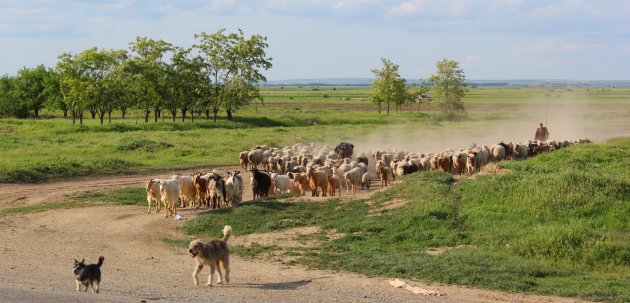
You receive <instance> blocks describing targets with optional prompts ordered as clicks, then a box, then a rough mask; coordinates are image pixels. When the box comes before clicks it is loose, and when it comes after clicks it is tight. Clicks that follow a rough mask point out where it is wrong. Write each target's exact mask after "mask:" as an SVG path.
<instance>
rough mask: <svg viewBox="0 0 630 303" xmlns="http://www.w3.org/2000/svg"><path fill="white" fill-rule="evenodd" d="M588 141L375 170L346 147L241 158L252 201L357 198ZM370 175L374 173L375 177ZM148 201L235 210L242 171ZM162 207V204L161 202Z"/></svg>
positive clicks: (170, 211)
mask: <svg viewBox="0 0 630 303" xmlns="http://www.w3.org/2000/svg"><path fill="white" fill-rule="evenodd" d="M588 142H590V140H588V139H580V140H576V141H547V142H540V141H529V142H527V143H511V142H508V143H505V142H500V143H497V144H495V145H493V146H491V147H488V146H485V145H484V146H476V145H472V146H470V147H468V148H460V149H457V150H454V149H448V150H446V151H444V152H441V153H435V154H424V153H415V152H408V151H396V150H376V151H372V152H371V159H372V160H373V161H374V165H373V168H374V170H371V169H369V167H370V166H369V162H370V158H368V156H367V155H366V154H365V153H359V156H357V157H356V158H353V157H352V156H353V149H354V145H352V144H350V143H347V142H342V143H341V144H339V145H337V147H335V148H332V147H330V146H317V145H315V144H313V143H311V144H295V145H292V146H286V147H283V148H274V147H269V146H266V145H261V146H256V147H255V148H253V149H252V150H250V151H243V152H241V153H240V154H239V160H240V164H241V167H242V168H243V169H247V170H249V171H251V174H252V176H251V177H250V178H249V179H250V180H249V182H250V186H251V188H252V194H253V198H254V199H257V198H260V197H265V196H268V195H271V194H277V193H291V194H295V195H305V194H306V193H308V192H310V193H311V195H312V196H322V197H325V196H327V195H329V196H335V195H341V192H342V188H344V187H345V189H346V193H347V194H349V193H350V191H352V193H356V192H358V191H359V188H361V189H364V188H367V189H369V188H370V185H371V184H370V183H371V180H372V176H375V177H377V178H378V180H380V184H381V187H386V186H388V185H389V183H390V181H391V180H396V177H400V176H403V175H406V174H410V173H414V172H417V171H423V170H424V171H428V170H441V171H444V172H448V173H452V174H460V175H461V174H464V173H468V174H474V173H476V172H479V171H480V170H481V168H482V167H483V166H485V165H486V164H488V163H490V162H498V161H503V160H510V159H515V160H521V159H525V158H528V157H532V156H535V155H538V154H541V153H544V152H549V151H553V150H556V149H560V148H563V147H567V146H570V145H572V144H579V143H588ZM370 171H373V173H372V172H370ZM145 185H146V191H147V202H148V203H149V209H148V210H147V213H150V212H151V205H152V204H153V203H152V202H153V201H154V202H155V205H156V206H155V208H156V212H157V211H159V210H160V204H162V205H163V206H164V207H165V208H166V216H167V217H168V216H171V215H175V214H176V213H177V209H176V208H177V204H178V202H179V204H180V207H186V206H188V207H200V206H205V207H212V208H216V207H220V206H221V203H223V204H225V205H230V206H231V205H236V204H238V203H240V202H241V201H242V199H243V188H244V186H243V185H244V183H243V177H242V176H241V174H240V172H239V171H238V170H234V171H228V172H227V175H225V176H222V175H220V174H218V173H216V172H215V171H213V172H210V173H195V174H192V175H181V174H175V175H173V176H172V177H171V178H169V179H150V180H147V181H146V184H145ZM160 202H161V203H160Z"/></svg>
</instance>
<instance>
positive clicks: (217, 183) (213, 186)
mask: <svg viewBox="0 0 630 303" xmlns="http://www.w3.org/2000/svg"><path fill="white" fill-rule="evenodd" d="M210 200H212V209H215V208H217V207H218V208H221V200H223V203H227V199H226V192H225V181H224V180H223V177H221V176H220V175H215V174H213V175H212V176H211V177H210V180H209V181H208V203H209V202H210ZM208 206H209V205H208Z"/></svg>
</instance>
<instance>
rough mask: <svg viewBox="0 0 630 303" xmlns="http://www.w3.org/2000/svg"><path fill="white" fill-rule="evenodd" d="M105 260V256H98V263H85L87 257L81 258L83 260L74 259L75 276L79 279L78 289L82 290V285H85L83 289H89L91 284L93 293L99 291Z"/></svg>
mask: <svg viewBox="0 0 630 303" xmlns="http://www.w3.org/2000/svg"><path fill="white" fill-rule="evenodd" d="M103 260H105V258H104V257H103V256H101V257H100V258H98V263H96V264H85V259H83V260H81V262H79V261H77V260H74V276H75V277H76V279H77V281H76V284H77V291H79V290H81V286H84V287H85V289H84V290H83V291H87V289H88V286H90V287H92V293H98V290H99V284H100V283H101V265H103Z"/></svg>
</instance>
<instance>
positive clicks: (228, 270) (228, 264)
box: [221, 259, 230, 284]
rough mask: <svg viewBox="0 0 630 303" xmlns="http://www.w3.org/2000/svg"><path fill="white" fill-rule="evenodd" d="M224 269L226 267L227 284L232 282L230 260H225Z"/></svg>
mask: <svg viewBox="0 0 630 303" xmlns="http://www.w3.org/2000/svg"><path fill="white" fill-rule="evenodd" d="M221 263H223V269H225V284H228V283H230V260H229V259H228V260H223V261H221Z"/></svg>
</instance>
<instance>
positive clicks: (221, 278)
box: [217, 261, 223, 284]
mask: <svg viewBox="0 0 630 303" xmlns="http://www.w3.org/2000/svg"><path fill="white" fill-rule="evenodd" d="M219 262H220V261H217V272H219V280H218V281H217V284H223V273H221V265H220V264H219Z"/></svg>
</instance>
